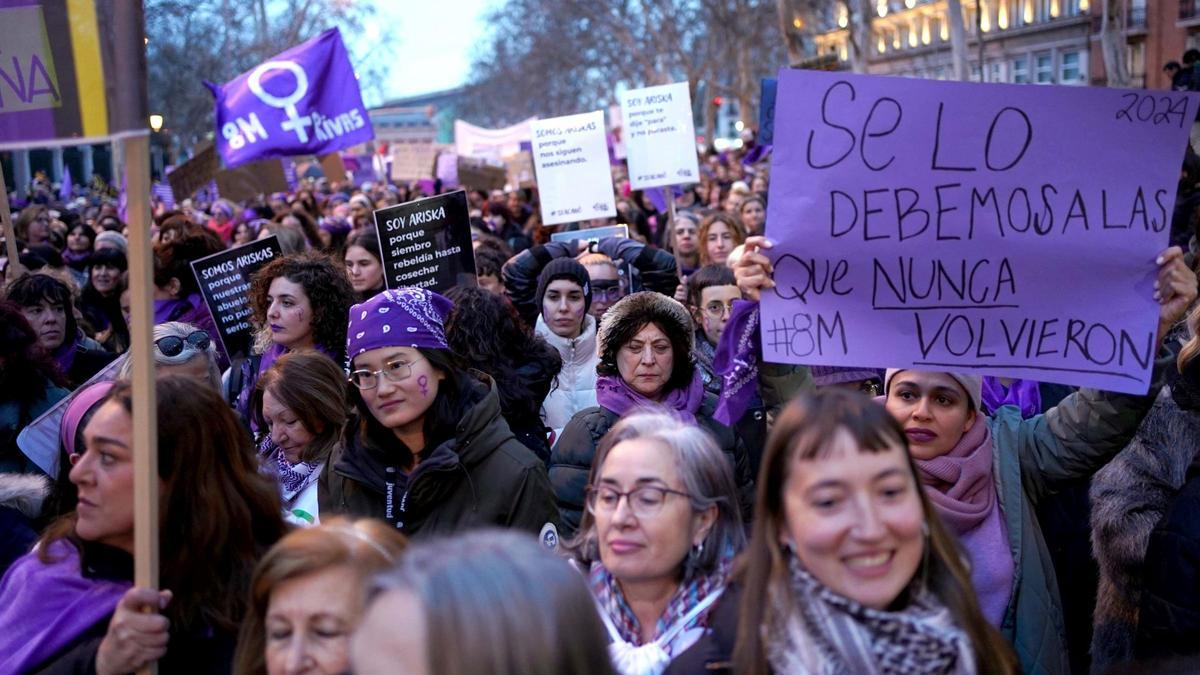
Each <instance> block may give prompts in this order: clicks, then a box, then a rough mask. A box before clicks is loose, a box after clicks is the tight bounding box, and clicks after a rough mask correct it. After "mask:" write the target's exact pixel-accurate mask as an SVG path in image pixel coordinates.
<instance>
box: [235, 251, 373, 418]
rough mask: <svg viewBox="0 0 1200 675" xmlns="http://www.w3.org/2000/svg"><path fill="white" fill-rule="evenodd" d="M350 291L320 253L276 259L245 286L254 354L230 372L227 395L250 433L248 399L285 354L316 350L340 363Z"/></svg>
mask: <svg viewBox="0 0 1200 675" xmlns="http://www.w3.org/2000/svg"><path fill="white" fill-rule="evenodd" d="M354 297H355V295H354V289H353V288H351V287H350V282H349V281H348V280H347V279H346V273H345V272H344V271H343V269H342V267H341V266H340V265H338V264H337V263H335V262H334V261H333V260H332V259H331V258H329V257H328V256H325V255H322V254H320V253H308V252H306V253H294V254H291V255H285V256H283V257H280V258H275V259H274V260H272V261H271V262H269V263H267V264H266V265H264V266H263V267H262V269H260V270H258V272H256V273H255V274H254V278H253V279H252V280H251V282H250V308H251V311H252V312H253V313H252V314H251V322H252V323H253V324H254V326H256V327H257V329H258V333H257V334H256V336H255V344H254V349H253V351H254V353H253V354H252V355H251V356H250V357H249V358H247V359H244V360H242V361H241V362H240V363H236V364H234V365H233V366H232V367H231V369H230V377H229V383H228V387H227V392H228V396H229V399H230V400H231V401H232V402H234V404H235V408H236V409H237V411H238V412H239V413H240V414H241V415H242V418H243V419H245V420H248V421H249V424H250V427H251V430H253V431H255V432H257V431H259V430H260V429H259V427H258V424H257V423H255V421H254V420H253V419H252V418H251V405H250V398H251V394H252V393H253V392H254V387H255V383H256V382H257V381H258V377H259V375H261V374H262V373H265V372H266V371H267V369H269V368H270V367H271V364H273V363H275V359H277V358H279V357H280V356H282V355H283V354H286V353H288V352H292V351H297V350H301V349H315V350H317V351H319V352H321V353H323V354H325V355H326V356H328V357H329V358H331V359H333V362H334V363H337V364H339V365H340V364H342V363H344V362H345V360H346V358H345V352H344V351H342V350H343V349H344V347H345V344H346V343H345V340H346V312H347V311H348V310H349V309H350V305H351V304H353V302H354Z"/></svg>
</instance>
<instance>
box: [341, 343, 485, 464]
mask: <svg viewBox="0 0 1200 675" xmlns="http://www.w3.org/2000/svg"><path fill="white" fill-rule="evenodd" d="M416 349H417V352H418V353H420V355H421V356H422V357H423V358H425V359H426V360H427V361H429V365H431V366H433V369H434V370H435V371H437V372H439V373H442V374H444V375H445V377H444V378H442V380H441V381H439V382H438V391H437V395H436V396H434V397H433V402H432V403H430V404H429V408H428V409H426V410H425V416H424V421H423V422H422V424H421V427H422V429H423V430H424V432H425V448H436V447H437V446H438V445H440V444H441V443H442V442H444V441H447V440H449V439H451V438H453V437H454V434H455V431H456V430H457V429H458V423H459V421H460V415H459V413H458V411H459V402H460V401H461V400H462V397H463V396H464V395H465V394H466V392H467V391H468V389H470V387H471V376H470V375H469V374H467V373H466V372H464V371H463V368H462V366H461V363H460V361H459V358H458V357H457V356H455V355H454V353H453V352H450V351H449V350H446V349H426V348H425V347H417V348H416ZM350 369H351V370H354V369H355V365H354V362H353V361H351V363H350ZM349 389H350V392H351V393H350V399H351V400H352V401H353V402H354V407H355V410H356V411H357V412H358V434H359V439H360V440H362V441H364V442H366V443H368V444H369V445H371V446H372V447H375V448H379V449H385V450H386V451H387V452H389V453H391V456H392V457H395V459H397V460H398V461H399V463H400V465H401V466H409V465H411V464H412V459H413V455H415V454H420V453H421V452H423V451H424V450H425V448H407V447H404V444H403V443H400V442H399V441H398V440H397V439H396V434H394V433H392V430H391V429H388V428H387V427H385V426H383V425H382V424H380V423H379V420H377V419H375V415H374V414H372V413H371V409H370V408H369V407H367V402H366V401H364V400H363V397H362V392H361V391H359V389H358V387H356V386H354V385H352V384H351V385H349ZM398 450H402V451H401V452H398Z"/></svg>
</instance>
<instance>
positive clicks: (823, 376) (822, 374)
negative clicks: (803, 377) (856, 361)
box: [808, 366, 882, 387]
mask: <svg viewBox="0 0 1200 675" xmlns="http://www.w3.org/2000/svg"><path fill="white" fill-rule="evenodd" d="M808 370H809V372H811V373H812V377H813V383H814V384H816V385H817V386H818V387H828V386H829V385H833V384H845V383H846V382H859V381H861V380H879V379H882V378H881V377H880V376H879V371H878V370H873V369H871V368H847V367H842V366H809V367H808Z"/></svg>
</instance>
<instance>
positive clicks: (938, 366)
mask: <svg viewBox="0 0 1200 675" xmlns="http://www.w3.org/2000/svg"><path fill="white" fill-rule="evenodd" d="M779 78H780V79H779V89H778V94H777V103H776V109H775V137H774V140H775V154H774V158H773V161H772V166H771V187H770V200H769V204H770V206H769V210H768V216H767V235H768V236H769V237H770V238H771V240H772V241H773V242H775V243H776V246H775V247H774V248H773V249H772V250H771V253H770V255H771V258H772V260H773V262H774V265H775V282H776V284H777V285H776V288H775V289H774V290H773V291H770V292H766V293H764V294H763V302H762V310H763V315H762V321H763V325H762V339H763V344H762V347H763V358H764V359H765V360H767V361H773V362H778V363H805V364H813V365H835V366H868V367H880V368H883V367H911V368H919V369H925V370H943V371H959V372H973V373H978V374H992V375H1006V376H1010V377H1015V378H1026V379H1032V380H1039V381H1049V382H1062V383H1066V384H1075V385H1081V386H1092V387H1098V388H1103V389H1110V390H1114V391H1121V392H1127V393H1145V392H1146V391H1147V389H1148V386H1149V380H1150V370H1151V366H1152V362H1153V360H1154V353H1155V346H1156V345H1155V331H1156V327H1157V317H1158V309H1157V304H1156V303H1155V301H1154V299H1153V295H1154V280H1155V276H1156V272H1157V267H1156V265H1155V258H1156V257H1157V256H1158V254H1159V253H1160V252H1161V251H1162V250H1163V249H1164V248H1165V247H1166V245H1167V239H1168V230H1169V228H1170V223H1171V213H1172V209H1173V208H1174V202H1175V186H1176V182H1177V180H1178V177H1179V167H1180V165H1181V162H1182V159H1183V154H1184V149H1185V147H1186V144H1187V140H1188V131H1189V129H1190V128H1191V126H1192V121H1193V120H1194V119H1196V111H1197V100H1196V99H1195V98H1193V97H1190V96H1189V95H1187V94H1183V93H1177V92H1165V91H1128V90H1120V89H1101V88H1073V87H1033V86H1028V85H977V84H967V83H961V82H936V81H929V80H911V79H896V78H885V77H870V76H860V75H849V74H844V73H826V72H816V71H798V70H789V69H785V70H783V71H781V72H780V76H779Z"/></svg>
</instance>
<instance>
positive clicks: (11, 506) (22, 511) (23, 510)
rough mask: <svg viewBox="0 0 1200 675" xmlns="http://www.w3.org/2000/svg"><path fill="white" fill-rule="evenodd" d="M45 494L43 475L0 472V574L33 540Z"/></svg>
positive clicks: (46, 490)
mask: <svg viewBox="0 0 1200 675" xmlns="http://www.w3.org/2000/svg"><path fill="white" fill-rule="evenodd" d="M49 494H50V481H49V480H48V479H47V478H46V477H45V476H39V475H36V474H22V473H0V577H3V576H4V573H5V572H7V571H8V568H9V566H10V565H12V564H13V562H14V561H16V559H17V558H20V557H21V556H23V555H25V554H26V553H29V551H31V550H32V549H33V545H34V544H35V543H37V538H38V531H37V527H36V523H37V520H38V518H39V517H40V516H41V514H42V504H43V503H44V502H45V501H46V497H47V496H48V495H49Z"/></svg>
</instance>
